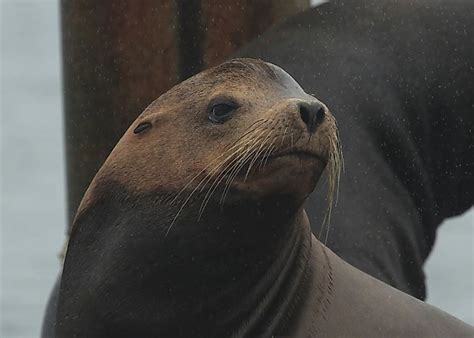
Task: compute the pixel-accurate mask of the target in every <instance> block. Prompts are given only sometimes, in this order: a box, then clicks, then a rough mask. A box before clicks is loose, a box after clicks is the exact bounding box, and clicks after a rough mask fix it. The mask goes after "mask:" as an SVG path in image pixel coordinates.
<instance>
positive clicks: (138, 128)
mask: <svg viewBox="0 0 474 338" xmlns="http://www.w3.org/2000/svg"><path fill="white" fill-rule="evenodd" d="M151 127H152V124H151V123H150V122H142V123H140V124H139V125H138V126H136V128H135V129H134V130H133V133H134V134H140V133H142V132H144V131H146V130H148V129H150V128H151Z"/></svg>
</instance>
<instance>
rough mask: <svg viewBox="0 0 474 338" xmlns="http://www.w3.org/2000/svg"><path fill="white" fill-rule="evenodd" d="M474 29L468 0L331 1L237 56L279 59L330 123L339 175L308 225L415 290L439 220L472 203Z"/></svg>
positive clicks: (350, 258) (420, 292)
mask: <svg viewBox="0 0 474 338" xmlns="http://www.w3.org/2000/svg"><path fill="white" fill-rule="evenodd" d="M473 28H474V2H473V1H470V0H455V1H441V0H436V1H432V0H415V1H392V0H357V1H356V0H332V1H329V2H326V3H324V4H322V5H320V6H318V7H316V8H313V9H311V10H308V11H305V12H303V13H301V14H298V15H296V16H294V17H292V18H291V19H289V20H287V21H286V22H284V23H282V24H281V25H278V26H276V27H273V28H272V29H270V30H269V31H268V32H266V33H264V34H262V35H261V36H260V37H259V38H258V39H256V40H255V41H254V42H252V43H251V44H249V45H248V46H246V47H245V48H244V49H242V50H241V51H239V52H238V53H237V54H236V56H237V57H253V58H262V59H264V60H267V61H269V62H272V63H275V64H278V65H279V66H281V67H282V68H283V69H285V70H286V71H287V72H289V73H290V74H291V75H292V76H293V77H294V78H295V79H296V80H297V82H298V83H300V84H301V86H302V87H303V88H304V89H305V90H306V91H307V92H309V93H317V94H318V96H320V97H321V98H324V102H325V103H326V104H327V105H328V106H329V107H331V110H332V112H333V113H334V115H335V117H336V120H337V121H338V128H339V130H340V134H341V143H342V144H343V146H344V153H345V161H344V165H345V174H344V175H343V176H342V177H341V184H340V187H341V188H340V190H339V195H338V205H337V208H335V210H334V212H333V213H332V215H331V224H332V226H331V227H330V228H329V231H328V228H327V227H325V228H324V229H321V228H322V227H321V224H322V219H323V217H324V208H325V204H326V202H325V200H324V199H325V189H322V191H321V192H322V193H321V192H319V191H318V190H319V187H317V188H316V192H315V193H313V194H312V195H311V196H310V198H309V199H308V202H307V203H306V211H307V213H308V217H309V219H310V222H311V226H312V228H313V232H314V233H315V234H319V233H321V234H322V235H323V237H322V240H325V239H326V233H328V236H327V246H328V247H329V248H331V250H333V251H334V252H335V253H336V254H337V255H338V256H340V257H341V258H343V259H344V260H346V261H347V262H348V263H350V264H351V265H354V266H355V267H357V268H359V269H361V270H363V271H364V272H366V273H368V274H370V275H372V276H374V277H376V278H377V279H380V280H382V281H384V282H386V283H388V284H390V285H392V286H394V287H396V288H397V289H399V290H402V291H404V292H406V293H409V294H410V295H413V296H414V297H417V298H419V299H425V298H426V294H427V293H426V285H425V283H426V281H425V274H424V272H423V265H424V262H425V261H426V259H427V257H428V256H429V254H430V252H431V250H432V248H433V244H434V242H435V239H436V232H437V229H438V226H439V225H440V224H442V223H443V222H444V221H445V220H446V219H448V218H450V217H453V216H456V215H459V214H462V213H463V212H465V211H467V210H469V209H470V208H472V205H473V203H474V142H473V134H472V130H474V111H473V107H474V95H473V93H474V74H473V69H474V62H473V60H474V44H473V43H472V37H473V36H474V31H473ZM321 187H322V188H323V186H322V185H321ZM454 247H456V244H455V243H453V248H454ZM453 250H454V249H453ZM466 264H468V261H466ZM466 268H467V269H468V270H470V269H472V267H469V266H467V267H466ZM468 274H469V273H468ZM459 278H465V277H461V276H460V277H459ZM470 291H471V293H472V290H470Z"/></svg>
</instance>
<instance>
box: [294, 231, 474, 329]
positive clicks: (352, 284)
mask: <svg viewBox="0 0 474 338" xmlns="http://www.w3.org/2000/svg"><path fill="white" fill-rule="evenodd" d="M311 262H320V264H313V265H312V268H313V271H314V275H313V278H312V284H311V285H309V286H307V287H306V288H307V294H306V296H307V298H306V302H305V303H304V304H302V305H301V307H302V309H303V310H300V311H302V313H301V314H300V316H299V317H298V320H299V321H298V323H297V324H295V329H294V331H291V332H290V333H289V334H288V336H290V337H472V335H473V333H474V329H473V327H472V326H469V325H468V324H466V323H464V322H462V321H460V320H459V319H457V318H455V317H453V316H451V315H449V314H447V313H445V312H443V311H441V310H439V309H438V308H435V307H433V306H431V305H429V304H426V303H424V302H422V301H420V300H419V299H416V298H414V297H412V296H409V295H407V294H406V293H403V292H401V291H399V290H397V289H395V288H393V287H391V286H389V285H387V284H385V283H383V282H381V281H379V280H377V279H375V278H373V277H372V276H369V275H367V274H366V273H364V272H362V271H360V270H358V269H357V268H354V267H353V266H352V265H350V264H348V263H346V262H345V261H343V260H342V259H341V258H340V257H338V256H337V255H336V254H334V253H333V252H332V251H331V250H330V249H329V248H327V247H326V246H324V245H323V244H322V243H321V242H319V241H318V240H317V239H315V238H314V237H313V245H312V257H311ZM316 265H317V266H316ZM321 275H323V276H324V277H323V276H321ZM315 290H318V291H319V292H315ZM321 297H322V298H321Z"/></svg>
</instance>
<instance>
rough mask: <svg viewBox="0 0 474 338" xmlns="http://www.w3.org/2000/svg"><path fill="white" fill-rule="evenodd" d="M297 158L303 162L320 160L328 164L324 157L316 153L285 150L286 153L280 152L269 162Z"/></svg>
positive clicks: (272, 156)
mask: <svg viewBox="0 0 474 338" xmlns="http://www.w3.org/2000/svg"><path fill="white" fill-rule="evenodd" d="M291 156H294V157H297V158H299V159H301V160H318V161H321V162H323V163H326V162H327V159H325V158H324V157H323V156H322V155H320V154H318V153H316V152H314V151H308V150H285V151H280V152H277V153H274V154H272V155H270V156H269V157H268V160H269V161H270V160H272V159H275V158H280V157H291Z"/></svg>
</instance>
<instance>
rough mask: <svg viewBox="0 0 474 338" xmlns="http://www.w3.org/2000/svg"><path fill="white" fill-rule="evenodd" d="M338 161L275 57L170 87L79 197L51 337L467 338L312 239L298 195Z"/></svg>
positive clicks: (317, 106) (307, 100) (328, 120)
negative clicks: (371, 337) (322, 337)
mask: <svg viewBox="0 0 474 338" xmlns="http://www.w3.org/2000/svg"><path fill="white" fill-rule="evenodd" d="M340 164H341V156H340V147H339V142H338V137H337V128H336V123H335V120H334V118H333V116H332V114H331V113H330V112H329V110H328V108H327V107H326V105H324V104H323V103H322V102H321V101H319V100H317V99H316V98H314V97H313V96H311V95H308V94H306V93H305V92H304V91H303V89H302V88H301V87H300V86H299V85H298V83H296V81H295V80H294V79H293V78H292V77H291V76H289V75H288V74H287V73H286V72H285V71H283V70H282V69H281V68H279V67H277V66H275V65H272V64H269V63H266V62H263V61H258V60H253V59H235V60H231V61H228V62H225V63H223V64H221V65H219V66H217V67H214V68H211V69H209V70H207V71H204V72H202V73H200V74H198V75H196V76H194V77H192V78H190V79H188V80H186V81H184V82H182V83H181V84H179V85H177V86H175V87H174V88H172V89H171V90H170V91H168V92H167V93H165V94H164V95H162V96H161V97H160V98H158V99H157V100H156V101H155V102H154V103H152V104H151V105H150V106H149V107H148V108H147V109H146V110H145V111H144V112H143V113H142V114H141V115H140V116H139V117H138V119H137V120H136V121H135V122H134V123H133V124H132V125H131V127H130V128H129V129H128V130H127V131H126V133H125V134H124V136H123V137H122V138H121V140H120V141H119V143H118V144H117V146H116V147H115V148H114V150H113V151H112V153H111V154H110V156H109V157H108V159H107V160H106V161H105V163H104V165H103V166H102V168H101V169H100V170H99V172H98V173H97V175H96V177H95V178H94V180H93V181H92V183H91V185H90V187H89V189H88V190H87V192H86V194H85V196H84V198H83V200H82V202H81V205H80V207H79V210H78V213H77V215H76V218H75V221H74V224H73V227H72V232H71V237H70V241H69V246H68V250H67V254H66V259H65V263H64V268H63V274H62V278H61V283H60V288H59V299H58V309H57V319H56V335H57V336H58V337H117V336H129V337H168V336H170V337H171V336H172V337H211V336H215V337H229V336H234V337H241V336H265V337H270V336H283V335H288V336H297V337H300V336H311V337H314V336H325V337H339V336H348V335H350V336H358V337H368V336H373V335H376V336H416V337H422V336H429V337H447V336H456V337H461V336H471V335H472V334H473V333H474V331H473V329H472V328H471V327H470V326H468V325H467V324H464V323H462V322H461V321H459V320H457V319H455V318H454V317H451V316H450V315H448V314H446V313H444V312H442V311H440V310H438V309H436V308H433V307H431V306H429V305H427V304H425V303H423V302H421V301H419V300H417V299H415V298H413V297H411V296H409V295H406V294H404V293H402V292H400V291H398V290H396V289H394V288H392V287H390V286H388V285H386V284H384V283H383V282H380V281H378V280H376V279H374V278H372V277H370V276H368V275H366V274H365V273H363V272H361V271H360V270H357V269H356V268H353V267H351V266H350V265H348V264H347V263H345V262H344V261H342V260H341V259H340V258H339V257H337V256H336V255H335V254H334V253H332V252H331V251H330V250H329V249H328V248H326V247H325V246H324V245H323V244H322V243H320V242H319V241H318V240H317V239H316V238H315V237H314V236H313V235H312V233H311V228H310V224H309V221H308V218H307V216H306V213H305V211H304V209H303V204H304V202H305V200H306V199H307V197H308V196H309V194H310V193H311V192H312V190H313V189H314V187H315V185H316V182H317V180H318V179H319V177H320V175H321V173H322V172H323V170H324V169H325V168H327V169H328V171H329V177H330V180H329V181H330V187H331V189H330V192H332V191H333V189H334V188H335V186H336V184H337V180H338V172H339V168H340ZM330 196H331V194H330Z"/></svg>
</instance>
